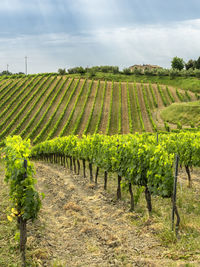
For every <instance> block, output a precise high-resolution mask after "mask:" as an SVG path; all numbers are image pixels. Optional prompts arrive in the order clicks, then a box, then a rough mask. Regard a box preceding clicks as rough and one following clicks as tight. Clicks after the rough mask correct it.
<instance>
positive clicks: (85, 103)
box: [72, 80, 93, 134]
mask: <svg viewBox="0 0 200 267" xmlns="http://www.w3.org/2000/svg"><path fill="white" fill-rule="evenodd" d="M92 86H93V80H92V81H91V82H90V85H89V87H88V91H87V94H86V97H85V101H84V104H83V106H82V108H81V112H80V114H79V116H78V118H77V119H76V122H75V126H74V129H73V130H72V134H77V130H78V128H79V126H80V123H81V120H82V117H83V114H84V111H85V107H86V105H87V102H88V98H89V96H90V93H91V89H92Z"/></svg>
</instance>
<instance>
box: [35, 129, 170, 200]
mask: <svg viewBox="0 0 200 267" xmlns="http://www.w3.org/2000/svg"><path fill="white" fill-rule="evenodd" d="M52 153H58V154H59V155H63V156H67V157H74V158H76V159H85V160H87V161H88V162H89V163H94V164H95V165H96V166H98V167H99V168H101V169H103V170H105V171H107V172H116V173H117V174H118V175H120V176H122V177H126V178H125V182H126V183H132V184H134V185H137V186H139V187H143V186H145V187H146V186H148V188H149V190H150V191H151V193H153V194H155V195H161V196H163V197H170V196H171V193H172V185H173V169H172V165H173V159H174V155H173V154H172V153H169V152H168V150H167V147H166V145H165V142H163V143H162V144H159V145H157V143H156V140H155V137H154V136H150V135H146V134H143V135H139V134H136V135H113V136H105V135H98V134H96V135H87V136H83V137H82V138H81V139H79V138H78V137H77V136H74V135H70V136H66V137H62V138H55V139H53V140H51V141H46V142H43V143H41V144H38V145H36V146H35V147H34V148H33V150H32V155H33V157H36V158H39V157H40V155H42V156H44V155H46V156H47V155H50V154H52Z"/></svg>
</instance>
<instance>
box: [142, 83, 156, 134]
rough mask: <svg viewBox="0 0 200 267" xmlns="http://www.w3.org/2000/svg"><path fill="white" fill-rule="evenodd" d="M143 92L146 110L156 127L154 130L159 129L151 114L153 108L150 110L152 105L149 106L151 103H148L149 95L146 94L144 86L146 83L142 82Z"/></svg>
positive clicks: (153, 125)
mask: <svg viewBox="0 0 200 267" xmlns="http://www.w3.org/2000/svg"><path fill="white" fill-rule="evenodd" d="M142 92H143V98H144V103H145V107H146V111H147V113H148V116H149V120H150V122H151V125H152V127H153V129H154V131H157V126H156V124H155V122H154V120H153V118H152V114H151V110H150V107H149V104H148V99H147V96H146V91H145V88H144V84H142Z"/></svg>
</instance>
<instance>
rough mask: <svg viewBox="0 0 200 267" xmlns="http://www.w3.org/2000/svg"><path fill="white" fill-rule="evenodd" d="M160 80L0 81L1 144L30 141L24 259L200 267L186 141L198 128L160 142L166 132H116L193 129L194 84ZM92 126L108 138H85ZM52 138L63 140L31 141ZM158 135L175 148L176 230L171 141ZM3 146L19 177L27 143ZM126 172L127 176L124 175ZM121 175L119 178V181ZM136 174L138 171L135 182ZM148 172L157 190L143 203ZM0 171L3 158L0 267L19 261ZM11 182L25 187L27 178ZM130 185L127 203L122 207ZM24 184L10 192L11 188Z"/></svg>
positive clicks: (195, 149) (194, 166) (190, 145)
mask: <svg viewBox="0 0 200 267" xmlns="http://www.w3.org/2000/svg"><path fill="white" fill-rule="evenodd" d="M127 80H128V79H127ZM173 83H174V84H175V81H173ZM177 83H178V82H177ZM167 84H168V85H164V84H162V83H154V82H153V79H152V81H151V82H150V81H149V82H147V81H146V80H145V79H143V81H142V80H141V81H139V80H138V79H136V81H135V82H134V81H132V80H130V79H129V81H124V80H121V81H120V80H118V81H116V80H115V79H111V80H110V79H107V80H102V79H99V80H91V79H89V78H85V77H77V76H68V75H66V76H58V75H32V76H31V75H30V76H24V77H21V78H12V76H11V78H9V79H2V80H0V141H1V145H2V144H3V142H2V141H3V139H4V138H5V137H6V136H8V135H21V137H22V139H23V140H25V139H29V138H30V140H31V144H32V153H33V154H32V157H33V158H32V159H34V165H35V168H36V173H35V177H36V178H37V180H38V183H37V185H36V187H37V190H38V191H39V192H42V193H44V194H45V198H44V199H43V200H42V208H41V211H40V213H39V217H38V219H37V220H35V221H34V222H33V223H32V222H30V221H29V222H28V224H27V228H28V239H27V249H26V256H27V266H52V267H64V266H74V267H75V266H80V267H82V266H103V267H104V266H105V267H107V266H112V267H114V266H115V267H117V266H127V267H131V266H152V267H153V266H161V265H163V266H174V267H175V266H199V265H200V257H199V251H200V245H199V244H200V239H199V236H200V235H199V233H200V224H199V214H200V206H199V200H198V199H199V192H200V184H199V173H200V170H199V166H200V164H199V162H200V161H199V147H200V146H199V143H198V140H197V138H195V137H198V138H199V134H198V133H196V132H195V131H194V133H193V135H192V133H190V132H189V131H188V132H187V133H183V135H181V134H180V136H181V138H180V139H179V137H178V134H177V138H175V140H173V134H172V135H171V137H170V138H171V139H167V138H168V137H169V136H170V135H169V134H168V135H165V134H163V136H162V133H160V134H159V138H158V136H156V134H144V135H141V134H140V135H137V134H136V135H135V137H133V136H132V135H131V137H130V135H129V136H125V134H128V133H135V132H139V133H143V132H150V133H154V132H159V131H160V132H162V131H166V130H170V131H173V130H175V129H177V128H189V129H191V128H194V127H199V126H200V124H199V121H200V120H199V107H200V104H199V95H198V94H197V93H196V92H198V93H199V91H198V90H196V89H195V90H192V91H190V90H188V89H187V90H185V88H184V90H183V89H181V88H179V87H173V86H171V85H169V83H167ZM94 133H99V134H105V135H109V136H102V135H95V136H94V137H91V136H89V134H94ZM70 134H72V135H77V136H78V137H81V136H83V138H82V139H79V138H77V137H76V136H71V137H70V136H69V135H70ZM115 134H118V136H114V135H115ZM123 134H124V135H123ZM195 134H196V135H195ZM85 135H88V136H85ZM57 136H58V137H64V136H68V137H65V138H64V139H59V140H56V141H55V144H53V142H54V141H50V142H49V143H48V142H45V145H44V144H39V143H41V142H43V141H46V140H50V139H53V138H54V137H57ZM93 138H94V139H93ZM156 138H157V140H156ZM192 138H194V139H195V143H194V142H193V141H194V140H193V139H192ZM178 139H179V140H178ZM13 140H14V139H13ZM16 140H17V139H16ZM81 140H82V141H81ZM100 140H101V141H100ZM167 140H168V141H169V140H171V141H172V144H174V145H175V144H176V146H177V149H178V151H179V152H180V153H182V154H180V158H181V160H182V161H181V165H182V169H180V170H179V176H178V196H177V206H178V210H179V214H180V218H181V222H180V225H179V232H178V235H177V236H176V234H175V232H173V231H172V230H171V207H172V204H171V199H170V198H171V197H172V195H171V194H172V183H171V181H172V179H173V172H174V169H172V165H173V160H174V157H170V155H169V153H171V152H169V151H170V149H172V148H171V146H170V145H171V144H170V143H169V142H168V143H167ZM99 141H100V143H99V144H98V142H99ZM104 141H105V143H104ZM171 141H170V142H171ZM22 142H26V141H22ZM36 144H39V145H38V146H35V145H36ZM195 144H196V145H195ZM133 147H134V149H132V148H133ZM172 147H173V146H172ZM19 148H21V149H19ZM10 149H11V153H10V156H11V160H10V162H11V163H12V164H13V166H11V167H12V168H13V170H14V168H15V167H17V170H16V169H15V170H14V173H15V175H18V174H17V173H20V171H22V173H23V175H22V176H20V175H21V174H20V175H19V177H21V178H23V179H22V181H23V180H24V165H23V164H22V163H23V159H22V156H21V155H23V153H24V152H23V151H25V150H26V149H27V146H26V145H22V146H21V145H19V144H17V141H16V143H12V145H11V146H10ZM12 149H13V150H12ZM14 149H15V152H13V151H14ZM41 151H42V152H41ZM4 153H5V152H3V153H2V154H1V158H3V157H4ZM12 153H13V154H12ZM18 153H22V154H18ZM34 153H35V154H34ZM45 153H46V154H45ZM63 153H64V154H63ZM167 153H168V154H167ZM190 153H193V154H192V155H193V158H192V161H191V158H190ZM25 154H26V153H25ZM102 154H103V158H102ZM17 155H18V156H17ZM34 155H35V156H34ZM171 156H172V155H171ZM12 157H13V158H12ZM13 159H14V161H13ZM63 159H64V161H63ZM6 160H8V158H7V159H6ZM79 160H80V161H81V166H80V165H79V166H80V169H79V170H78V164H79V163H80V162H79ZM84 160H85V161H86V167H87V168H86V177H84V175H83V171H84V170H83V165H82V161H84ZM45 161H46V162H45ZM87 161H88V162H87ZM72 162H73V169H72V165H71V164H72ZM91 162H92V163H91ZM130 162H131V165H128V164H130ZM143 162H144V164H143ZM88 163H89V164H88ZM121 163H122V164H121ZM12 164H11V165H12ZM15 164H16V166H15ZM76 164H77V165H76ZM91 164H92V165H93V175H94V176H95V175H96V177H97V172H99V173H98V175H99V177H98V183H97V178H95V179H96V180H95V181H94V180H93V179H92V180H91ZM146 164H147V165H146ZM133 165H134V166H136V167H133ZM146 166H149V168H147V167H146ZM185 166H187V167H188V166H189V168H190V171H191V175H192V183H191V184H190V185H192V187H188V181H187V179H188V177H187V174H186V172H185V169H184V167H185ZM67 167H68V169H67ZM76 167H77V169H76ZM98 168H99V169H98ZM70 169H71V170H70ZM77 170H78V171H77ZM131 170H132V171H133V172H134V175H135V176H134V175H131V176H130V177H129V178H127V177H126V176H128V175H129V174H130V173H131ZM149 170H150V172H148V171H149ZM78 172H79V173H78ZM120 172H122V173H123V174H124V176H123V175H122V177H121V178H120V179H121V180H120V183H119V173H120ZM140 172H141V173H142V174H143V175H145V179H144V180H143V178H144V177H143V175H140ZM147 173H148V179H151V180H150V186H151V189H152V190H154V189H155V190H157V191H154V193H152V195H151V198H152V200H151V201H152V207H153V209H152V210H150V209H149V206H148V203H149V202H148V201H147V194H146V193H148V192H147V191H146V189H148V186H149V184H148V183H149V180H148V179H146V178H147ZM155 173H156V175H155ZM106 175H107V176H106ZM120 175H121V174H120ZM17 177H18V176H17ZM105 177H107V179H106V178H105ZM135 177H136V179H135ZM163 177H164V178H163ZM4 178H5V162H3V161H2V160H0V266H2V267H6V266H10V267H11V266H13V267H18V266H21V257H20V253H19V231H18V230H17V227H16V222H15V220H13V221H9V220H8V218H9V216H8V215H9V214H10V213H9V210H10V204H9V197H10V196H9V189H8V186H7V185H6V184H5V183H4V181H3V180H4ZM21 178H20V179H21ZM162 178H163V179H162ZM17 179H18V178H17ZM166 179H168V180H167V181H168V182H166ZM11 181H12V182H15V179H14V180H12V179H11ZM32 182H33V181H32ZM105 183H106V188H105ZM33 184H34V182H33ZM18 185H20V186H21V185H22V188H23V190H24V191H26V190H25V189H24V188H25V187H24V186H26V185H23V183H22V184H21V183H20V184H18ZM27 185H28V183H27ZM130 186H132V189H131V190H132V193H133V200H134V209H132V208H131V209H129V208H130V203H131V197H130V195H131V192H130ZM154 186H155V187H154ZM165 186H166V187H165ZM119 187H120V189H121V191H120V192H121V193H120V194H121V197H118V196H119V195H118V193H119V191H118V189H119ZM13 188H14V187H13ZM16 188H18V187H16ZM30 188H32V185H31V186H30ZM105 189H106V190H105ZM168 189H169V190H168ZM23 190H22V191H21V190H18V189H17V190H16V195H17V194H21V192H23ZM166 190H168V191H166ZM116 192H117V194H116ZM129 193H130V195H129ZM10 194H11V193H10ZM162 194H163V195H162ZM161 195H162V196H163V198H162V197H161ZM21 199H22V198H21ZM7 216H8V217H7Z"/></svg>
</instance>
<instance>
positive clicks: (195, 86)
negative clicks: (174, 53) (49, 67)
mask: <svg viewBox="0 0 200 267" xmlns="http://www.w3.org/2000/svg"><path fill="white" fill-rule="evenodd" d="M69 76H70V77H83V78H84V77H89V74H88V73H86V74H84V75H80V74H70V75H69ZM93 78H94V79H100V80H105V79H107V80H108V81H109V80H110V81H112V80H113V81H117V82H118V81H126V82H134V81H136V82H141V81H143V82H144V83H148V82H151V83H159V84H165V85H169V86H173V87H178V88H181V89H187V90H190V91H193V92H197V93H200V79H198V78H196V77H189V78H186V77H176V78H174V79H171V78H170V77H169V76H163V77H159V76H149V75H134V74H131V75H125V74H112V73H102V72H97V73H96V75H95V76H94V77H93Z"/></svg>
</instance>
